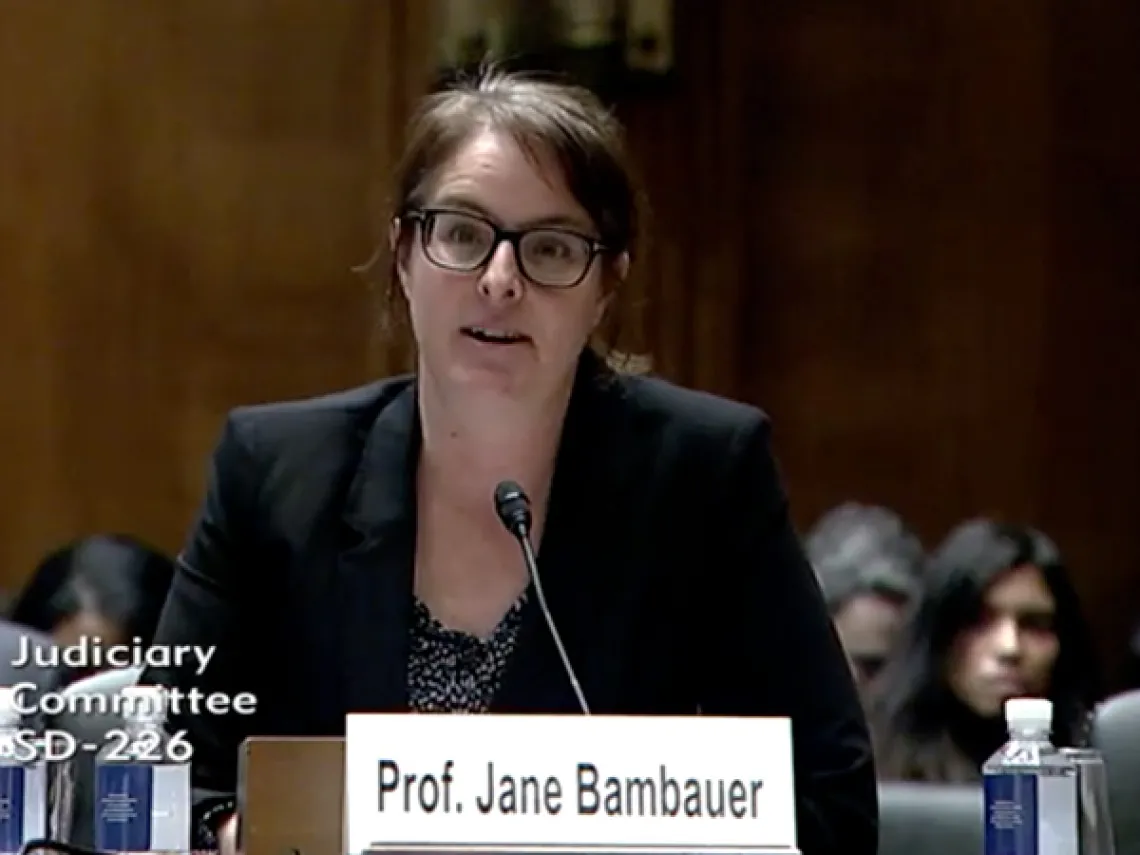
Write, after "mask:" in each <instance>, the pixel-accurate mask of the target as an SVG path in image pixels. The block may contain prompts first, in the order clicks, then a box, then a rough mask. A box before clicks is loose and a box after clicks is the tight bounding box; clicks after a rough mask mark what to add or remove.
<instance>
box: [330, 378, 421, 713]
mask: <svg viewBox="0 0 1140 855" xmlns="http://www.w3.org/2000/svg"><path fill="white" fill-rule="evenodd" d="M419 435H420V432H419V417H418V411H417V407H416V392H415V384H414V383H409V384H408V385H407V386H405V387H404V388H403V389H402V390H400V391H398V392H397V394H396V397H395V398H393V399H392V400H391V401H390V402H389V403H388V404H387V406H385V407H384V408H383V410H381V412H380V415H379V416H378V417H377V419H376V421H375V422H374V423H373V424H372V426H371V429H370V430H369V431H368V434H367V436H366V438H365V444H364V450H363V453H362V454H361V459H360V467H359V469H358V470H357V472H356V476H355V478H354V480H353V482H352V485H351V487H350V488H349V493H348V496H347V501H346V506H345V507H346V509H345V514H344V521H345V523H346V524H347V539H346V541H345V543H344V546H343V548H342V551H341V553H340V556H339V560H338V576H339V582H340V590H341V593H342V597H343V599H342V603H341V608H342V610H341V614H342V616H343V620H342V625H341V640H342V645H343V649H342V657H341V661H342V663H343V668H344V671H343V674H342V686H343V689H344V695H345V700H346V706H347V710H348V711H349V712H376V711H401V710H405V709H407V705H408V693H407V658H408V630H409V625H408V619H409V615H410V614H411V611H412V602H413V600H412V597H413V588H412V580H413V571H414V561H415V540H416V526H415V508H416V498H415V472H416V459H417V457H418V453H419V445H420V439H419Z"/></svg>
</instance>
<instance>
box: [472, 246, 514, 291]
mask: <svg viewBox="0 0 1140 855" xmlns="http://www.w3.org/2000/svg"><path fill="white" fill-rule="evenodd" d="M522 290H523V276H522V271H521V270H519V265H518V259H517V258H516V257H515V248H514V247H513V246H512V245H511V244H510V242H509V241H503V242H502V243H500V244H499V245H498V246H497V247H496V248H495V252H494V253H493V254H492V255H491V260H490V261H488V262H487V267H486V268H485V269H484V270H483V275H482V276H481V277H479V292H480V293H481V294H482V295H483V296H484V297H486V298H487V299H489V300H493V301H495V302H509V301H511V300H517V299H518V298H519V297H520V296H522Z"/></svg>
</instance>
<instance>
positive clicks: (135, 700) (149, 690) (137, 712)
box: [122, 686, 166, 721]
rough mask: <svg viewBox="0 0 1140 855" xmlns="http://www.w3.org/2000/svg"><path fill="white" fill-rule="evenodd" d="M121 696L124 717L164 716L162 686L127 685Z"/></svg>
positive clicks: (138, 719)
mask: <svg viewBox="0 0 1140 855" xmlns="http://www.w3.org/2000/svg"><path fill="white" fill-rule="evenodd" d="M122 698H123V717H124V718H127V719H131V720H133V721H156V720H161V719H164V718H166V689H165V688H164V687H162V686H127V687H126V688H125V689H123V692H122Z"/></svg>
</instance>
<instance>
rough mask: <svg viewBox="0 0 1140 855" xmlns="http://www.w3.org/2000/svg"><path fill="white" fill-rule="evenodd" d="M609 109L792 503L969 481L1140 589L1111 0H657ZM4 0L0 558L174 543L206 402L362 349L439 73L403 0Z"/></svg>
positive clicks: (908, 495)
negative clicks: (82, 536) (393, 202)
mask: <svg viewBox="0 0 1140 855" xmlns="http://www.w3.org/2000/svg"><path fill="white" fill-rule="evenodd" d="M676 6H677V16H678V26H677V31H678V40H677V44H676V50H677V74H676V82H675V85H674V86H673V87H672V88H670V89H667V90H666V91H663V92H658V93H649V94H645V93H641V94H638V95H636V96H634V97H630V98H626V99H623V100H622V101H621V103H620V104H619V112H620V114H621V115H622V117H623V118H624V119H625V120H626V121H627V123H628V125H629V129H630V139H631V145H632V148H633V150H634V153H635V156H636V158H637V160H638V161H639V162H640V165H641V168H642V171H643V173H644V177H645V179H646V184H647V188H648V191H649V194H650V199H651V202H652V208H653V211H652V214H653V216H652V220H651V225H652V239H653V240H652V244H651V247H650V250H649V252H648V253H647V255H646V257H645V258H643V259H642V263H641V265H640V269H639V270H638V273H637V275H638V277H639V284H640V286H641V287H642V288H643V289H644V290H645V291H646V292H647V294H648V296H649V298H650V303H649V312H648V322H649V324H648V336H649V341H650V342H651V344H652V345H653V350H654V355H655V357H656V367H657V368H658V370H660V371H661V373H663V374H665V375H666V376H669V377H672V378H674V379H677V380H679V381H681V382H684V383H687V384H690V385H694V386H699V387H702V388H706V389H710V390H713V391H717V392H721V393H725V394H729V395H735V396H738V397H742V398H745V399H747V400H750V401H753V402H755V403H758V404H760V405H761V406H763V407H765V408H766V409H767V410H768V411H769V412H770V413H771V414H772V415H773V417H774V419H775V423H776V440H777V445H778V449H779V451H780V455H781V459H782V462H783V465H784V469H785V471H786V473H787V477H788V482H789V484H790V487H791V491H792V498H793V502H794V507H795V509H796V514H797V519H798V521H799V522H800V523H802V524H804V525H806V524H808V523H809V522H810V521H811V520H812V519H813V518H814V517H815V516H816V515H817V514H818V513H820V512H821V511H823V510H824V509H825V508H826V507H828V506H830V505H832V504H834V503H836V502H839V501H842V500H844V499H848V498H858V499H863V500H866V501H875V502H882V503H886V504H889V505H892V506H894V507H896V508H898V509H899V510H900V511H902V512H903V513H904V514H906V515H907V516H908V517H909V518H910V519H912V520H913V522H914V523H915V524H916V526H917V527H918V528H919V530H920V531H921V532H922V534H923V535H924V536H925V537H926V538H927V540H929V541H934V540H936V539H937V538H938V537H940V536H941V535H942V534H943V533H944V532H945V530H946V529H947V527H948V526H950V525H951V524H953V523H954V522H956V521H958V520H959V519H961V518H962V517H965V516H967V515H970V514H974V513H993V514H999V515H1003V516H1009V517H1017V518H1024V519H1028V520H1030V521H1036V522H1039V523H1040V524H1041V525H1043V526H1044V527H1045V528H1046V529H1047V530H1048V531H1050V532H1051V533H1053V534H1054V535H1055V536H1056V537H1057V539H1058V540H1059V541H1060V543H1061V545H1062V547H1063V548H1064V549H1065V551H1066V552H1067V553H1068V554H1069V555H1070V556H1071V559H1072V563H1073V565H1074V567H1075V568H1076V572H1077V575H1078V581H1079V584H1080V587H1081V590H1082V592H1083V593H1084V594H1085V595H1086V597H1087V599H1088V600H1089V604H1090V607H1091V609H1092V610H1093V611H1094V612H1095V614H1096V622H1097V625H1098V627H1099V631H1100V633H1101V643H1102V648H1103V650H1104V651H1105V653H1106V655H1107V656H1108V659H1109V662H1110V664H1115V663H1116V662H1117V661H1118V660H1119V658H1120V651H1121V642H1122V640H1123V635H1124V630H1125V628H1126V626H1127V623H1128V621H1130V620H1131V619H1132V618H1133V617H1135V616H1136V615H1134V614H1133V613H1132V611H1130V608H1131V607H1125V606H1124V605H1123V604H1125V603H1136V602H1140V596H1138V595H1140V541H1138V540H1137V538H1136V537H1135V536H1134V534H1133V525H1132V520H1133V519H1134V518H1135V517H1136V515H1137V512H1138V511H1140V508H1138V505H1140V493H1138V492H1137V490H1138V488H1137V484H1138V483H1140V480H1138V479H1137V477H1136V476H1137V471H1136V470H1137V468H1138V465H1140V459H1138V456H1137V455H1138V452H1137V450H1136V449H1137V447H1138V444H1137V442H1136V436H1137V435H1140V411H1138V407H1140V403H1138V402H1140V395H1137V392H1138V391H1140V382H1138V368H1137V366H1140V329H1138V328H1137V325H1138V323H1140V321H1138V318H1140V306H1138V305H1137V301H1138V296H1137V295H1138V293H1140V289H1138V288H1137V285H1136V283H1137V277H1138V274H1140V257H1138V254H1137V252H1138V251H1137V249H1136V247H1137V243H1136V240H1135V235H1136V234H1137V233H1138V232H1140V209H1138V203H1137V201H1136V200H1137V199H1140V167H1138V166H1137V164H1138V163H1140V160H1138V159H1137V155H1136V152H1137V151H1140V118H1138V117H1137V114H1136V112H1135V111H1134V110H1133V111H1129V110H1128V108H1127V105H1131V104H1135V103H1137V102H1138V96H1140V91H1138V89H1137V87H1138V86H1140V65H1138V60H1137V57H1140V53H1137V52H1136V51H1135V50H1134V45H1135V44H1136V43H1137V41H1138V38H1140V6H1136V4H1131V5H1130V4H1120V3H1113V2H1111V0H1089V2H1084V3H1080V4H1077V3H1057V4H1038V3H1033V2H1029V0H1014V2H1012V3H1007V4H998V5H995V4H993V3H989V2H986V1H985V0H968V2H961V1H960V0H932V2H928V3H922V4H914V3H907V2H903V0H861V2H858V3H850V2H849V3H757V2H752V0H716V2H714V0H707V1H706V0H677V3H676ZM68 8H69V12H68V14H67V15H61V14H59V12H58V10H56V9H55V8H54V5H53V4H46V3H30V2H21V0H0V111H2V113H3V115H4V117H5V121H4V123H3V125H2V126H0V169H3V170H4V176H3V177H4V193H2V194H0V288H2V289H3V291H2V293H3V311H2V312H0V341H3V342H4V348H5V350H4V352H5V356H6V358H5V359H4V360H2V361H0V394H3V396H4V408H3V415H2V417H0V471H2V473H3V479H4V480H3V483H4V485H5V487H6V489H5V491H4V494H3V498H0V582H7V583H8V584H9V585H14V584H17V583H18V582H19V581H20V580H21V579H22V578H23V577H24V576H25V574H26V573H27V570H28V568H29V567H30V566H31V564H32V563H33V562H34V561H35V559H36V558H37V557H38V556H39V555H40V554H41V553H42V552H43V551H44V550H46V549H48V548H49V547H51V546H52V545H54V544H55V543H57V542H59V541H60V540H62V539H64V538H66V537H69V536H71V535H73V534H75V533H77V532H82V531H94V530H100V529H107V528H125V529H130V530H134V531H138V532H140V533H142V534H145V535H147V536H148V537H150V538H152V539H154V540H156V541H158V542H159V543H160V544H162V545H164V546H167V547H169V548H175V547H176V546H177V544H178V543H179V542H180V541H181V539H182V536H183V533H184V531H185V527H186V525H187V523H188V521H189V516H190V514H191V512H192V510H193V508H194V506H195V504H196V503H197V501H198V499H199V496H200V489H201V479H202V475H203V471H204V467H203V464H204V459H205V455H206V454H207V453H208V451H209V449H210V447H211V445H212V444H213V442H214V439H215V437H216V435H217V430H218V427H219V422H220V419H221V416H222V414H223V413H224V412H225V411H226V410H227V409H228V408H229V407H231V406H233V405H235V404H238V403H243V402H249V401H257V400H267V399H272V398H280V397H286V396H297V395H304V394H309V393H312V392H316V391H321V390H325V389H332V388H337V387H340V386H344V385H347V384H350V383H355V382H358V381H360V380H363V379H365V378H367V377H369V376H372V375H374V374H376V373H383V372H384V371H385V370H386V368H388V367H390V366H391V362H386V361H385V358H384V357H385V355H387V356H389V357H390V356H391V354H389V353H388V352H387V351H386V350H385V348H384V347H383V344H384V343H383V342H381V343H380V345H381V347H380V348H378V350H379V353H380V357H381V358H380V359H379V361H377V359H376V358H375V353H374V352H373V351H372V350H370V347H369V345H370V338H371V329H372V327H371V318H372V315H371V312H372V302H371V300H370V299H369V297H368V295H366V293H365V291H364V289H363V287H362V286H361V284H360V283H359V282H358V281H357V280H356V278H355V277H354V276H353V275H352V274H350V273H349V271H348V268H349V267H350V266H351V265H353V264H355V263H358V262H360V261H362V260H364V258H366V257H367V255H368V253H369V251H370V250H371V248H372V245H373V242H374V240H376V239H377V238H378V237H379V236H380V234H381V232H382V230H381V229H379V228H378V225H379V219H378V214H379V212H380V211H381V210H382V205H383V202H384V199H385V197H386V193H387V180H386V177H387V175H388V172H389V170H390V168H391V166H392V163H393V159H394V156H395V152H396V146H397V144H398V140H399V134H400V131H401V125H402V122H403V119H404V117H405V116H406V114H407V111H408V109H409V108H410V106H411V104H412V101H413V99H414V98H415V97H416V95H417V94H419V92H420V91H422V89H423V87H424V84H425V82H426V81H427V80H428V78H429V75H430V65H431V61H432V57H433V55H434V51H433V49H432V46H433V39H432V36H431V33H432V31H433V28H432V12H431V9H432V4H429V3H416V2H414V0H386V2H376V0H346V2H342V3H336V4H328V3H323V2H320V0H264V2H258V1H257V0H238V2H235V0H165V2H163V3H155V4H141V5H140V6H139V7H138V8H136V9H133V10H132V15H131V16H127V17H124V16H122V15H121V13H120V9H119V8H118V4H116V3H115V2H113V0H76V2H73V3H70V4H69V6H68Z"/></svg>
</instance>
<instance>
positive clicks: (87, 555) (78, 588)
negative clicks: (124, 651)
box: [10, 534, 174, 676]
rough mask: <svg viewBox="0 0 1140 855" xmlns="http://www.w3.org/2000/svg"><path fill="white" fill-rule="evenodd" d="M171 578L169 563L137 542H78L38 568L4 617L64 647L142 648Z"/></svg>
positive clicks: (120, 538) (107, 537) (122, 538)
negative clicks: (85, 641) (94, 642)
mask: <svg viewBox="0 0 1140 855" xmlns="http://www.w3.org/2000/svg"><path fill="white" fill-rule="evenodd" d="M173 576H174V562H173V561H171V559H170V558H169V557H167V556H166V555H163V554H162V553H161V552H159V551H157V550H156V549H154V548H152V547H150V546H148V545H147V544H145V543H143V542H142V541H140V540H138V539H137V538H134V537H131V536H129V535H123V534H100V535H93V536H91V537H84V538H81V539H79V540H77V541H75V542H73V543H69V544H67V545H66V546H64V547H62V548H61V549H58V550H56V551H55V552H53V553H52V554H51V555H49V556H48V557H47V558H45V559H44V560H43V561H42V562H41V563H40V565H39V566H38V567H37V568H36V570H35V572H34V573H33V574H32V578H31V580H30V581H29V582H28V585H27V586H26V587H25V588H24V590H23V591H22V592H21V594H20V596H19V598H18V599H17V600H16V602H15V604H14V605H13V607H12V611H11V615H10V617H11V620H12V621H13V622H14V623H18V624H21V625H23V626H28V627H31V628H32V629H36V630H39V631H40V632H42V633H45V634H47V635H50V636H51V637H52V639H53V640H54V641H55V642H56V643H57V644H60V645H64V646H67V645H72V644H76V643H78V642H79V640H80V639H82V638H85V637H86V638H97V639H99V640H100V641H101V642H103V643H104V644H106V645H112V644H127V643H130V642H132V641H133V640H134V639H136V638H138V639H142V642H143V643H144V644H147V643H149V642H150V640H151V637H152V636H153V635H154V631H155V628H156V627H157V626H158V618H159V615H160V614H161V612H162V607H163V604H164V603H165V602H166V595H167V593H168V592H169V590H170V582H171V579H172V578H173ZM76 676H82V675H76Z"/></svg>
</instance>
